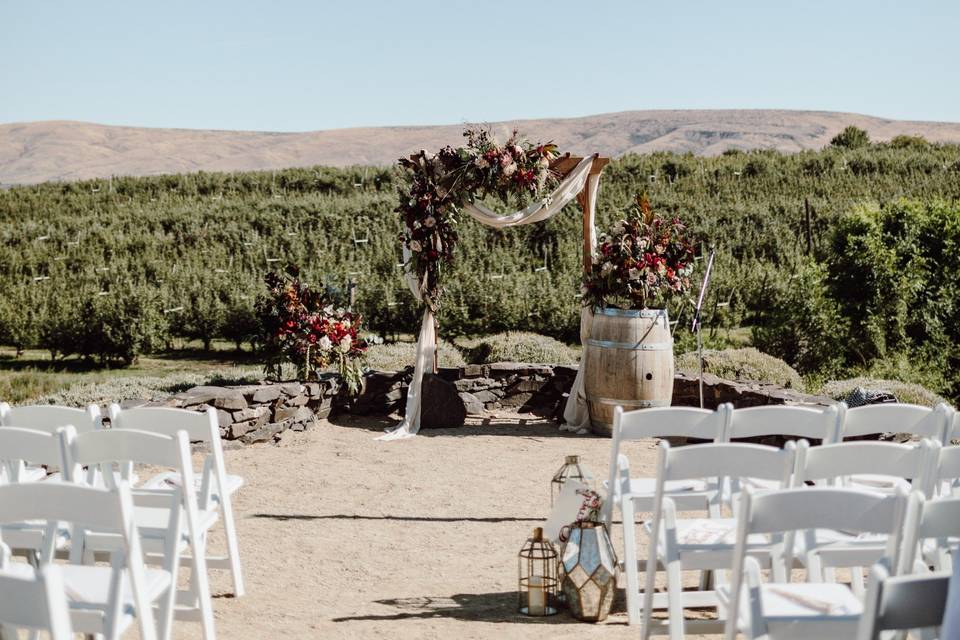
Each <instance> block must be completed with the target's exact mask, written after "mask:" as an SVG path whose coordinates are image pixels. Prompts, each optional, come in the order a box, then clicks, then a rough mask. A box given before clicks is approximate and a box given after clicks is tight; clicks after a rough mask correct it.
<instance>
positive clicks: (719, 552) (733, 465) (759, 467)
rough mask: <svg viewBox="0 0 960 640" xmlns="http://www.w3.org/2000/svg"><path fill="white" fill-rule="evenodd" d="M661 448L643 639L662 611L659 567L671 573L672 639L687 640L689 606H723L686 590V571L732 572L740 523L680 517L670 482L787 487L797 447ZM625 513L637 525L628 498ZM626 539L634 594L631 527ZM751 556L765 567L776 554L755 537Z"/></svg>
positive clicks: (625, 474)
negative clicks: (747, 480)
mask: <svg viewBox="0 0 960 640" xmlns="http://www.w3.org/2000/svg"><path fill="white" fill-rule="evenodd" d="M659 448H660V450H659V456H658V460H657V485H656V495H655V498H654V505H653V520H652V521H650V522H649V523H646V524H645V529H646V531H647V535H648V536H649V539H650V543H649V547H648V549H649V551H648V554H649V555H648V558H647V562H646V586H645V589H644V593H643V636H644V638H647V637H649V635H650V634H651V632H652V628H651V623H652V618H651V615H652V612H653V609H654V608H663V606H662V604H661V603H662V599H661V603H658V602H656V600H655V597H654V586H655V581H656V569H657V566H658V564H659V565H662V566H663V567H665V568H666V572H667V594H666V596H667V597H666V603H665V604H666V608H667V609H668V612H669V633H670V637H671V638H674V639H675V640H679V639H681V638H683V634H684V631H685V627H686V623H685V621H684V615H683V609H684V608H685V607H716V606H718V602H717V599H716V596H715V593H714V592H713V591H706V590H699V591H694V592H684V591H683V584H682V572H683V571H686V570H698V571H716V570H719V569H729V567H730V565H731V561H732V558H733V542H734V536H735V533H736V526H737V525H736V520H735V519H734V518H718V517H708V518H703V517H694V518H683V519H681V518H678V517H677V512H678V511H680V509H679V507H678V505H677V504H676V502H674V500H673V499H672V498H671V497H670V496H668V495H667V494H666V491H665V488H666V483H668V482H673V481H685V480H690V479H710V478H734V479H736V478H740V477H744V476H746V477H752V478H761V479H765V480H773V481H779V483H780V486H787V484H788V483H789V481H790V474H791V472H792V470H793V459H794V450H795V447H794V444H793V443H792V442H788V443H787V444H786V446H785V447H784V448H783V449H778V448H776V447H768V446H763V445H756V444H730V443H718V444H700V445H690V446H687V447H679V448H676V449H671V448H670V445H669V444H668V443H666V442H661V443H660V444H659ZM620 461H621V482H622V483H623V484H624V485H626V482H627V481H628V479H629V464H628V462H627V460H626V458H625V457H623V456H621V458H620ZM623 509H624V511H623V520H624V523H625V524H626V523H630V522H633V511H632V507H631V503H630V501H629V500H624V502H623ZM701 509H702V507H701ZM624 536H625V537H626V536H629V537H630V540H629V542H628V543H626V544H625V547H626V553H627V554H628V555H627V557H626V559H625V564H626V568H627V571H628V574H627V577H628V580H627V585H628V586H627V588H628V589H630V590H632V588H633V586H632V583H631V579H630V574H629V572H630V570H631V567H636V566H637V563H636V555H635V554H636V545H635V543H634V541H633V536H632V528H631V527H626V528H625V529H624ZM750 552H751V554H752V555H754V556H755V557H757V558H759V559H760V560H761V561H762V562H764V564H769V556H770V554H771V553H772V551H771V547H770V545H769V544H768V543H767V541H766V540H758V539H756V538H753V539H751V549H750ZM635 581H636V578H634V579H633V582H635ZM718 582H719V578H718ZM629 613H630V612H629V609H628V614H629ZM695 622H696V623H695V624H692V625H691V627H693V626H698V627H709V628H710V629H711V631H712V632H716V630H717V623H716V622H715V621H695ZM704 631H705V632H706V631H707V630H706V629H704Z"/></svg>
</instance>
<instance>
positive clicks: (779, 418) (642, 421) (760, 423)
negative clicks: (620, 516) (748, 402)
mask: <svg viewBox="0 0 960 640" xmlns="http://www.w3.org/2000/svg"><path fill="white" fill-rule="evenodd" d="M953 423H954V410H953V409H952V408H951V407H949V406H947V405H946V404H940V405H938V406H937V407H936V408H934V409H930V408H928V407H920V406H916V405H906V404H883V405H868V406H864V407H858V408H856V409H847V407H846V405H845V404H844V403H839V404H837V405H833V406H829V407H825V408H823V409H815V408H810V407H796V406H781V405H777V406H762V407H750V408H746V409H736V410H734V408H733V405H731V404H722V405H720V406H719V407H718V408H717V409H716V411H710V410H706V409H697V408H691V407H663V408H654V409H642V410H638V411H630V412H623V411H622V410H620V412H619V413H617V414H616V415H615V416H614V426H613V434H612V446H611V449H610V465H609V467H608V475H607V485H606V486H607V488H608V492H610V495H611V496H612V498H613V499H611V500H608V501H607V502H606V504H605V505H604V512H603V520H604V522H605V523H606V524H607V526H608V527H609V525H610V523H611V522H612V519H613V515H614V514H613V510H614V506H615V505H616V504H619V501H620V498H619V497H618V496H617V495H616V492H617V491H619V487H618V486H616V484H615V482H614V480H615V478H616V476H617V473H618V472H617V459H618V457H619V455H620V452H621V449H622V447H623V443H625V442H630V441H637V440H643V439H649V438H683V439H692V440H702V441H706V442H731V441H735V440H740V439H744V438H757V437H764V436H785V437H788V438H803V439H806V440H815V441H820V442H822V443H824V444H831V443H835V442H842V441H844V439H845V438H852V437H862V436H866V435H876V434H882V433H888V432H899V433H910V434H912V435H915V436H918V437H920V438H929V439H931V440H933V441H935V442H939V443H941V444H947V443H949V438H950V437H952V436H951V435H950V434H951V426H952V425H953ZM957 428H958V429H960V418H958V427H957ZM957 437H960V433H958V434H957ZM864 473H865V474H869V473H870V472H869V471H868V472H864ZM858 480H863V481H865V482H866V483H870V482H875V481H876V478H871V477H870V476H869V475H867V476H866V477H864V478H858ZM653 486H654V479H653V478H634V479H633V481H632V483H631V486H630V495H631V496H632V497H633V500H634V506H635V508H636V509H637V510H640V511H649V510H650V505H651V504H652V499H653ZM714 490H715V488H710V487H707V486H706V485H704V484H703V483H700V484H697V483H696V482H694V481H688V482H674V483H672V484H670V485H667V491H668V492H669V493H670V494H671V495H673V497H674V498H675V499H677V500H681V501H684V500H689V501H693V502H694V503H697V504H699V502H700V501H701V499H702V498H703V496H704V495H711V496H712V495H713V494H712V493H711V492H712V491H714ZM705 492H706V493H705ZM714 501H715V500H714ZM714 506H715V505H714Z"/></svg>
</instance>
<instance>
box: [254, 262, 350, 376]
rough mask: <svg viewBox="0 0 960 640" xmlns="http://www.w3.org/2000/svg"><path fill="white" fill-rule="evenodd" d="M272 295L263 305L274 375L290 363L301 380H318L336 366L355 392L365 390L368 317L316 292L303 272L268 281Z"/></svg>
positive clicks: (266, 343)
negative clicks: (301, 275)
mask: <svg viewBox="0 0 960 640" xmlns="http://www.w3.org/2000/svg"><path fill="white" fill-rule="evenodd" d="M264 282H265V283H266V285H267V294H266V295H265V296H263V297H261V299H260V300H259V302H258V305H257V311H258V314H259V316H260V321H261V326H262V329H263V336H262V339H263V345H264V353H265V354H266V357H267V362H266V367H267V371H268V373H273V374H274V375H276V376H278V377H279V373H280V367H281V365H282V364H283V363H284V362H291V363H293V364H294V365H295V366H296V367H297V373H298V376H299V379H300V380H311V379H316V378H317V375H318V374H319V373H320V372H321V371H324V370H326V369H328V368H330V367H331V366H335V367H336V368H337V371H338V372H339V373H340V375H341V377H342V378H343V380H344V382H345V383H346V384H347V389H348V390H349V391H350V393H356V392H357V391H359V390H360V386H361V384H362V376H363V357H364V355H365V353H366V350H367V343H366V341H365V340H363V339H362V338H360V337H359V332H360V329H361V327H362V325H363V318H362V316H360V315H359V314H355V313H352V312H351V311H348V310H346V309H344V308H342V307H340V306H337V304H336V300H335V296H334V293H333V291H332V290H330V289H329V288H325V289H324V290H323V291H317V290H314V289H311V288H310V287H309V286H307V285H306V284H304V283H303V282H302V281H301V280H300V278H299V269H297V268H296V267H293V266H290V267H287V272H286V273H285V274H277V273H269V274H267V276H266V277H265V278H264Z"/></svg>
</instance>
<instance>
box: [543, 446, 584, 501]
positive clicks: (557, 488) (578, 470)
mask: <svg viewBox="0 0 960 640" xmlns="http://www.w3.org/2000/svg"><path fill="white" fill-rule="evenodd" d="M567 480H579V481H580V482H583V483H586V484H587V485H589V484H590V483H591V482H592V481H593V474H591V473H590V472H589V471H588V470H587V468H586V467H584V466H582V465H581V464H580V456H567V458H566V460H565V461H564V463H563V466H562V467H560V469H559V470H557V472H556V473H555V474H553V479H552V480H551V481H550V504H551V505H552V504H553V503H554V502H556V500H557V498H558V497H559V496H560V492H561V491H563V485H564V483H566V481H567Z"/></svg>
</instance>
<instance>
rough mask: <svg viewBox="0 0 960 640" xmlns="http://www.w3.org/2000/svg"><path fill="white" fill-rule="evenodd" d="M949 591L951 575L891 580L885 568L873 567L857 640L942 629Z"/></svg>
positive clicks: (900, 577) (916, 576) (902, 577)
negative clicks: (908, 631)
mask: <svg viewBox="0 0 960 640" xmlns="http://www.w3.org/2000/svg"><path fill="white" fill-rule="evenodd" d="M949 588H950V574H949V573H936V574H919V575H905V576H890V575H889V574H888V572H887V570H886V568H885V567H884V566H883V565H882V564H877V565H874V566H873V568H872V569H871V570H870V584H869V587H868V591H867V597H866V602H865V603H864V605H865V606H864V612H863V616H862V617H861V620H860V626H859V630H858V633H857V638H858V640H878V639H879V638H880V637H881V632H882V631H906V630H910V629H926V628H930V627H939V626H940V625H941V623H942V622H943V617H944V612H945V611H946V606H947V593H948V591H949Z"/></svg>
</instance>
